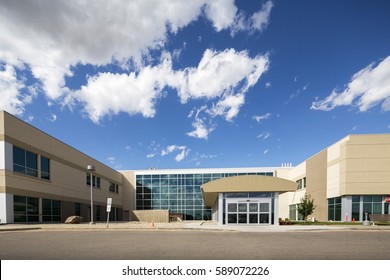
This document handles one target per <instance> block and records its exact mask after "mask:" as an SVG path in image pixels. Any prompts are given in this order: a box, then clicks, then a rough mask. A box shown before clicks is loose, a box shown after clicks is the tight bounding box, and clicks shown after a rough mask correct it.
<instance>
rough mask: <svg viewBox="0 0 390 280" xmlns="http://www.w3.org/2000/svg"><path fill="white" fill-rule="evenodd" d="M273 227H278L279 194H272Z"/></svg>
mask: <svg viewBox="0 0 390 280" xmlns="http://www.w3.org/2000/svg"><path fill="white" fill-rule="evenodd" d="M273 226H279V193H277V192H275V193H274V224H273Z"/></svg>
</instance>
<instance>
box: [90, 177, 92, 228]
mask: <svg viewBox="0 0 390 280" xmlns="http://www.w3.org/2000/svg"><path fill="white" fill-rule="evenodd" d="M92 188H93V184H92V172H91V222H90V224H93V197H92Z"/></svg>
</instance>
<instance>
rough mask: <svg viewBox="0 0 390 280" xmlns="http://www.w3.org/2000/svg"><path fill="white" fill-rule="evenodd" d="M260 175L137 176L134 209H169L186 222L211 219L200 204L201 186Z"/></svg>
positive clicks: (269, 173) (201, 201)
mask: <svg viewBox="0 0 390 280" xmlns="http://www.w3.org/2000/svg"><path fill="white" fill-rule="evenodd" d="M240 175H262V176H273V173H272V172H267V173H265V172H261V173H210V174H179V173H178V174H150V175H136V185H137V186H136V188H137V189H136V203H137V207H136V208H137V210H151V209H153V210H160V209H169V210H170V211H171V213H180V214H183V217H184V219H185V220H211V209H210V208H206V207H205V205H204V203H203V198H202V193H201V190H200V186H201V185H203V184H205V183H208V182H210V181H213V180H217V179H220V178H225V177H231V176H240Z"/></svg>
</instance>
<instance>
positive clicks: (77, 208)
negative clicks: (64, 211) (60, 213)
mask: <svg viewBox="0 0 390 280" xmlns="http://www.w3.org/2000/svg"><path fill="white" fill-rule="evenodd" d="M74 213H75V215H76V216H81V204H80V203H77V202H76V203H75V204H74Z"/></svg>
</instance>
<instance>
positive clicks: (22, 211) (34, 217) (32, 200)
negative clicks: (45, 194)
mask: <svg viewBox="0 0 390 280" xmlns="http://www.w3.org/2000/svg"><path fill="white" fill-rule="evenodd" d="M14 222H15V223H30V222H39V199H38V198H36V197H27V196H19V195H14Z"/></svg>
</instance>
